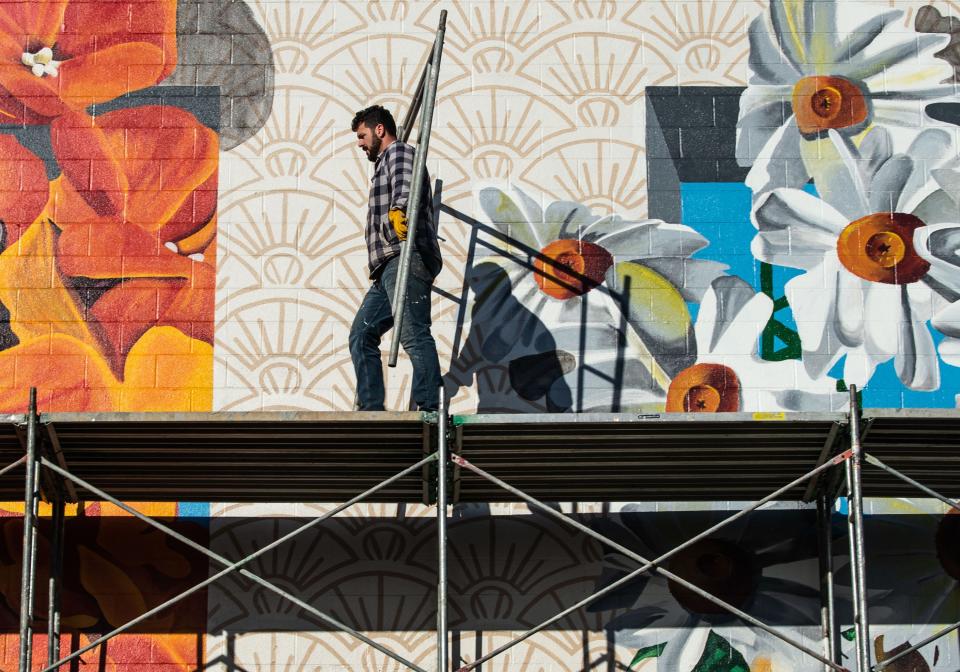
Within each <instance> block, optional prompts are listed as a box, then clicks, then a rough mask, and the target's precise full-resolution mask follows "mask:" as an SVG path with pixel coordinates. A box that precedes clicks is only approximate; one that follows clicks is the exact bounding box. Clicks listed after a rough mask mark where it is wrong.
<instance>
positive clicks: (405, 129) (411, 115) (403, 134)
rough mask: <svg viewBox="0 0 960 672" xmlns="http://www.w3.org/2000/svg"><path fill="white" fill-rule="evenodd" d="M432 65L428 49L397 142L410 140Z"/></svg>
mask: <svg viewBox="0 0 960 672" xmlns="http://www.w3.org/2000/svg"><path fill="white" fill-rule="evenodd" d="M431 63H433V47H432V46H431V47H430V53H429V54H427V62H426V63H424V64H423V69H422V70H421V71H420V80H419V81H418V82H417V89H416V91H414V93H413V100H411V101H410V108H409V109H408V110H407V114H406V116H404V118H403V124H402V125H401V126H400V136H399V138H398V140H400V141H401V142H406V141H407V140H409V139H410V132H411V131H412V130H413V124H414V122H416V119H417V113H418V112H420V103H422V102H423V87H424V85H425V84H426V83H427V73H428V72H430V64H431Z"/></svg>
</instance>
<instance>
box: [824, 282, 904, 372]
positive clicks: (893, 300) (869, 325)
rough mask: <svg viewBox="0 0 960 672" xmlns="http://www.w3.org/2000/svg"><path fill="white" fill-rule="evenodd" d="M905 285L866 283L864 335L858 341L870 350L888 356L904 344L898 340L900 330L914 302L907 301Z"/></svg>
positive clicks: (858, 343) (875, 353)
mask: <svg viewBox="0 0 960 672" xmlns="http://www.w3.org/2000/svg"><path fill="white" fill-rule="evenodd" d="M858 280H859V278H858ZM901 289H902V285H886V284H882V283H872V282H871V283H868V284H866V285H865V287H864V289H863V292H864V297H863V316H864V320H863V325H862V329H863V334H862V339H861V340H860V341H859V342H857V343H855V345H860V344H861V343H862V344H863V345H864V346H865V347H866V349H867V352H869V353H871V354H874V355H885V356H886V357H887V358H889V357H892V356H893V355H894V354H896V352H897V351H898V350H899V349H900V347H901V343H900V342H899V341H898V340H897V330H898V328H899V326H900V324H901V323H902V322H903V320H904V319H909V315H910V306H909V305H908V304H906V303H904V301H905V299H906V296H905V294H903V293H902V292H901ZM840 310H842V308H841V309H840Z"/></svg>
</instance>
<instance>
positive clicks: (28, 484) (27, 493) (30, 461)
mask: <svg viewBox="0 0 960 672" xmlns="http://www.w3.org/2000/svg"><path fill="white" fill-rule="evenodd" d="M37 477H38V470H37V389H36V388H35V387H31V388H30V403H29V405H28V409H27V474H26V476H25V479H24V493H23V556H22V558H23V566H22V567H21V571H20V672H30V670H31V663H32V662H33V661H32V656H33V594H34V583H35V582H36V571H37V497H38V493H37V484H38V482H39V481H38V478H37Z"/></svg>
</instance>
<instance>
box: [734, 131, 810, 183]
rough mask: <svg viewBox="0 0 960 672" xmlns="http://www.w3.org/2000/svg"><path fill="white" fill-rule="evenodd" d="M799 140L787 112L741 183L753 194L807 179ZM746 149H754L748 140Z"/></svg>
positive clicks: (798, 133) (805, 181)
mask: <svg viewBox="0 0 960 672" xmlns="http://www.w3.org/2000/svg"><path fill="white" fill-rule="evenodd" d="M750 142H751V143H752V140H751V141H750ZM801 142H805V141H804V140H803V138H802V137H801V136H800V130H799V129H798V128H797V123H796V120H795V119H794V118H793V116H791V117H790V118H789V119H787V121H786V122H785V123H784V124H783V125H782V126H781V127H780V128H778V129H777V130H776V132H775V133H774V134H773V135H772V136H770V139H769V140H767V142H766V144H764V146H763V148H762V149H760V150H759V151H758V152H757V157H756V160H755V161H754V164H753V167H752V168H751V169H750V172H749V173H747V177H746V179H745V180H744V183H745V184H746V185H747V186H748V187H750V189H751V190H752V191H753V194H754V197H755V198H758V197H759V196H761V195H763V194H764V193H766V192H768V191H771V190H773V189H777V188H779V187H801V186H803V185H804V184H806V183H807V181H808V180H809V179H810V174H809V173H808V172H807V168H806V166H805V165H804V163H803V158H802V156H801V154H800V143H801ZM749 151H750V153H751V154H752V153H753V151H754V150H753V146H752V144H751V147H750V150H749Z"/></svg>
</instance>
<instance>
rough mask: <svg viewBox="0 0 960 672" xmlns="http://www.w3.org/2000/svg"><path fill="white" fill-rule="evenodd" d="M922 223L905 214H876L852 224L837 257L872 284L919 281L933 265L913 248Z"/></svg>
mask: <svg viewBox="0 0 960 672" xmlns="http://www.w3.org/2000/svg"><path fill="white" fill-rule="evenodd" d="M923 225H924V224H923V221H922V220H920V219H919V218H917V217H914V216H913V215H908V214H905V213H902V212H877V213H874V214H872V215H867V216H866V217H861V218H860V219H858V220H855V221H853V222H851V223H850V224H849V225H848V226H847V228H845V229H844V230H843V231H842V232H841V233H840V237H839V238H838V239H837V255H838V256H839V257H840V262H841V263H842V264H843V265H844V267H845V268H846V269H847V270H848V271H850V272H851V273H853V274H854V275H856V276H858V277H861V278H863V279H864V280H870V281H872V282H883V283H886V284H889V285H906V284H909V283H911V282H917V281H918V280H920V279H921V278H922V277H923V276H925V275H926V274H927V271H929V270H930V264H929V263H928V262H927V261H925V260H924V259H923V258H921V257H920V255H918V254H917V252H916V250H915V249H914V247H913V232H914V231H916V230H917V229H919V228H920V227H921V226H923Z"/></svg>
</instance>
